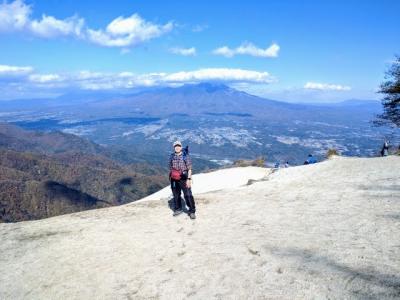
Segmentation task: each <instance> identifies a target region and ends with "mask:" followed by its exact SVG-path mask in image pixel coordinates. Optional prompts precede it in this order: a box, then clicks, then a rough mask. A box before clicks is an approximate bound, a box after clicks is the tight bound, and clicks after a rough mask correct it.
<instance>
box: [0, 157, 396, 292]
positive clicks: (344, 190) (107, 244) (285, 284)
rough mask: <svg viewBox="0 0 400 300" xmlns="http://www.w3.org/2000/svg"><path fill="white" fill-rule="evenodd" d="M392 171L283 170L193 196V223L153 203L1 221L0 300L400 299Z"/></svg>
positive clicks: (343, 166)
mask: <svg viewBox="0 0 400 300" xmlns="http://www.w3.org/2000/svg"><path fill="white" fill-rule="evenodd" d="M399 170H400V157H386V158H371V159H361V158H335V159H332V160H329V161H326V162H323V163H319V164H316V165H309V166H300V167H294V168H288V169H281V170H279V171H278V172H275V173H273V174H271V175H269V176H268V177H266V178H265V179H264V181H260V182H256V183H254V184H252V185H245V186H241V187H230V188H228V189H225V190H219V191H216V192H208V193H205V194H201V193H199V194H197V196H196V203H197V209H198V211H197V216H198V218H197V219H196V220H190V219H189V218H188V217H187V216H186V215H180V216H178V217H176V218H174V217H172V216H171V214H172V212H171V210H170V209H169V208H168V206H167V201H166V200H160V201H142V202H139V203H135V204H129V205H124V206H120V207H113V208H107V209H98V210H92V211H86V212H81V213H75V214H70V215H64V216H59V217H54V218H50V219H46V220H41V221H33V222H21V223H17V224H0V238H1V243H0V270H1V272H0V299H188V298H189V299H399V298H400V173H399ZM208 175H209V176H212V174H208ZM204 176H206V175H204ZM225 181H228V182H229V178H220V179H219V180H218V182H225ZM245 181H246V180H244V182H245ZM198 182H200V180H198Z"/></svg>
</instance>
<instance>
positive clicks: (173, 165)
mask: <svg viewBox="0 0 400 300" xmlns="http://www.w3.org/2000/svg"><path fill="white" fill-rule="evenodd" d="M173 146H174V153H172V154H171V156H170V158H169V170H170V173H169V178H170V181H171V189H172V193H173V195H174V206H175V207H174V214H173V215H174V216H177V215H179V214H181V213H182V212H183V210H182V201H181V191H183V196H184V197H185V201H186V205H187V206H188V207H189V217H190V218H191V219H196V214H195V213H196V205H195V203H194V199H193V195H192V189H191V187H192V160H191V159H190V156H189V154H188V153H187V152H185V153H183V152H182V144H181V142H180V141H176V142H174V144H173Z"/></svg>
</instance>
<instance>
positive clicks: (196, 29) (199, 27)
mask: <svg viewBox="0 0 400 300" xmlns="http://www.w3.org/2000/svg"><path fill="white" fill-rule="evenodd" d="M207 28H208V25H200V24H198V25H196V26H194V27H193V28H192V31H193V32H202V31H204V30H206V29H207Z"/></svg>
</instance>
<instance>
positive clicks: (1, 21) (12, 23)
mask: <svg viewBox="0 0 400 300" xmlns="http://www.w3.org/2000/svg"><path fill="white" fill-rule="evenodd" d="M30 14H31V7H30V6H29V5H26V4H25V3H24V1H22V0H16V1H14V2H12V3H7V2H3V3H0V31H15V30H21V29H23V28H24V27H25V26H26V24H28V23H29V16H30Z"/></svg>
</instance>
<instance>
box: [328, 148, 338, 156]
mask: <svg viewBox="0 0 400 300" xmlns="http://www.w3.org/2000/svg"><path fill="white" fill-rule="evenodd" d="M338 155H339V152H338V151H337V150H336V149H329V150H328V152H327V153H326V157H327V158H331V157H332V156H338Z"/></svg>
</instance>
